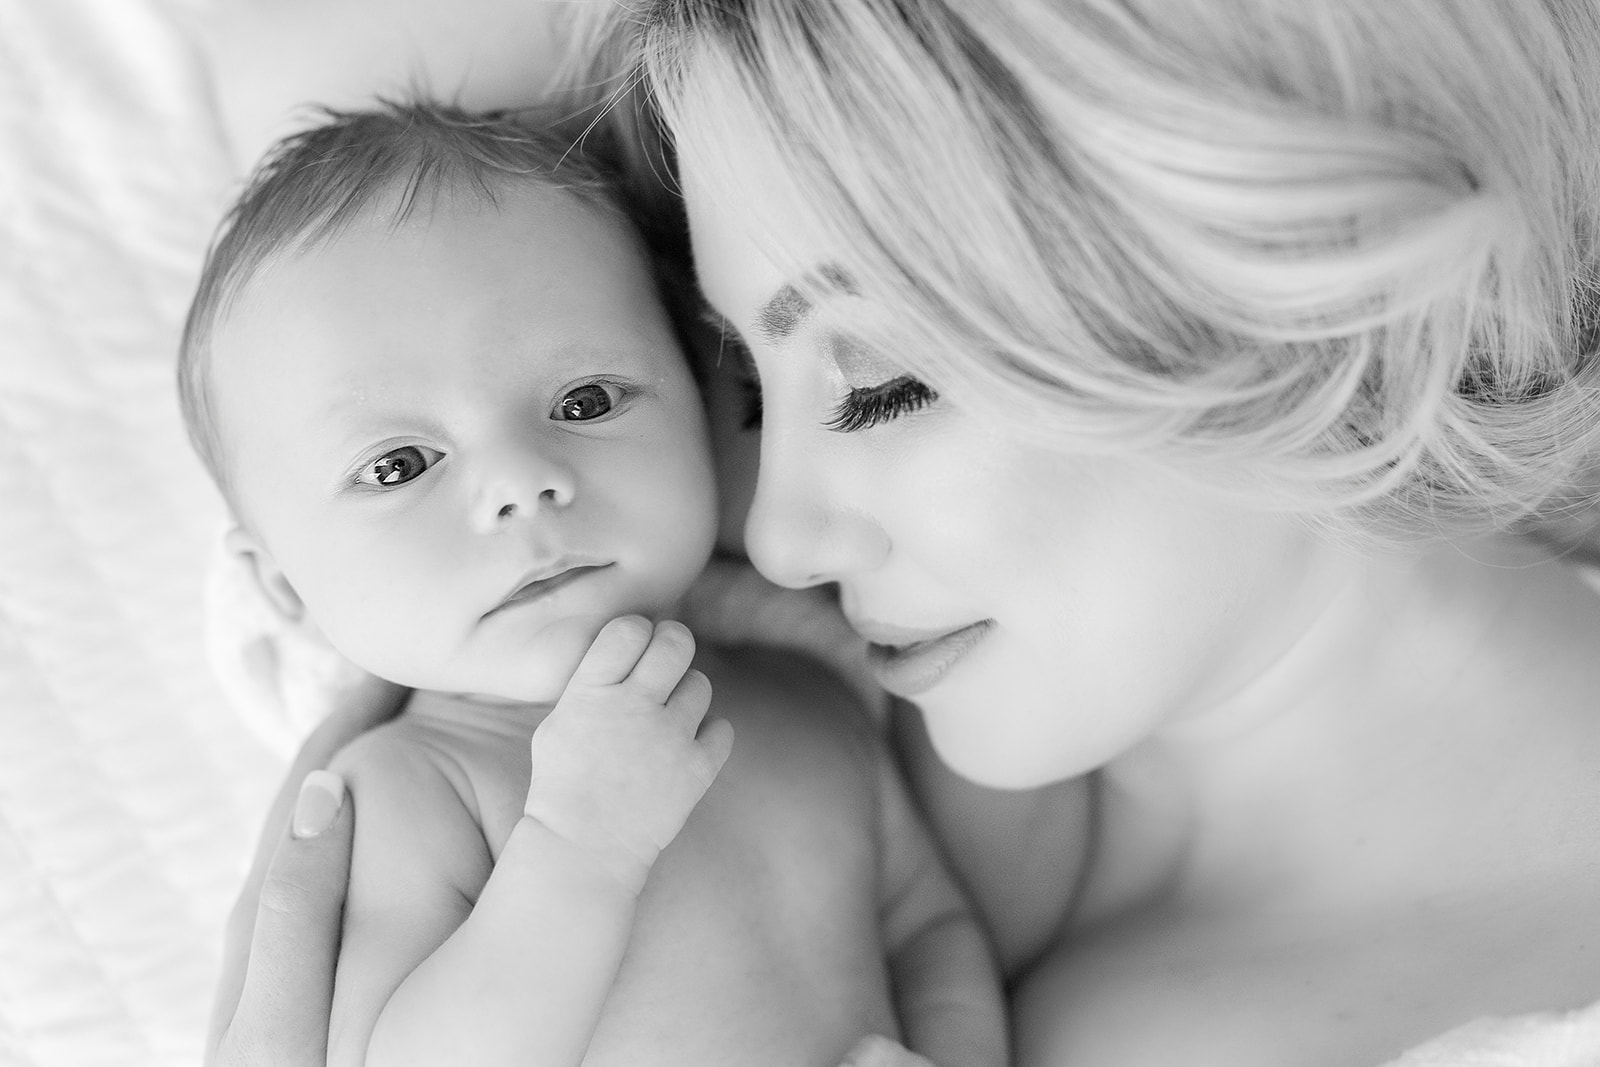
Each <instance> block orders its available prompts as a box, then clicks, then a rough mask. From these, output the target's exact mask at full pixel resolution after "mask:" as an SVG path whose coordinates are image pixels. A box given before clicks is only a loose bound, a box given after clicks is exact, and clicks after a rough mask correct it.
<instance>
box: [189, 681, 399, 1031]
mask: <svg viewBox="0 0 1600 1067" xmlns="http://www.w3.org/2000/svg"><path fill="white" fill-rule="evenodd" d="M409 693H410V690H407V689H401V688H399V687H398V686H393V685H390V684H388V683H382V684H381V685H373V686H369V687H367V688H366V689H364V690H361V691H360V692H356V693H353V694H351V699H350V701H349V703H347V704H346V705H345V706H343V707H341V708H340V709H339V710H337V711H336V712H334V713H333V714H332V715H330V716H328V718H327V719H325V720H323V722H322V723H321V724H319V725H318V726H317V728H316V729H315V730H313V731H312V732H311V735H310V736H309V737H307V738H306V741H305V744H304V745H302V746H301V748H300V751H299V753H298V754H296V756H295V759H294V763H293V765H292V766H291V767H290V768H289V772H288V774H287V775H286V776H285V778H284V783H283V786H282V788H280V789H279V790H278V795H277V797H276V798H275V799H274V800H273V802H272V808H271V810H270V811H269V812H268V813H267V818H266V821H265V822H264V823H263V824H262V830H261V837H260V840H259V841H258V842H257V844H256V853H255V858H254V860H253V861H252V863H251V866H250V874H249V876H248V877H247V878H246V879H245V883H244V886H243V888H242V889H240V891H239V899H238V900H237V901H236V902H235V903H234V906H233V913H232V915H231V916H230V917H229V920H228V927H227V931H226V933H225V935H224V938H223V947H222V972H221V975H220V976H219V977H218V980H217V995H216V1001H215V1003H214V1005H213V1007H212V1013H211V1039H210V1041H209V1042H208V1044H207V1047H208V1048H210V1049H212V1050H213V1051H214V1052H215V1051H216V1050H217V1048H218V1041H219V1040H220V1037H221V1035H222V1034H223V1033H224V1032H225V1031H226V1030H227V1028H228V1027H229V1026H230V1025H231V1024H232V1020H233V1018H234V1016H235V1013H236V1010H237V1006H238V1004H239V999H240V995H241V994H242V992H243V990H244V983H245V975H246V971H247V969H248V968H249V966H250V962H251V959H252V954H253V952H254V947H253V945H254V941H255V926H256V918H257V914H258V912H259V911H260V906H261V893H262V888H263V886H264V884H265V882H266V879H267V876H268V873H269V871H271V870H272V869H273V866H274V864H276V863H277V862H278V853H279V851H280V850H281V849H282V848H283V847H284V840H285V838H286V836H287V835H288V833H289V825H290V821H291V818H292V815H293V812H294V811H295V809H296V807H297V806H298V804H299V800H300V793H301V789H302V783H303V782H304V780H305V779H306V777H307V776H308V775H309V774H310V773H311V772H312V771H315V770H319V769H321V768H323V767H326V766H327V765H328V764H329V763H330V762H332V760H333V757H334V756H335V755H336V754H337V753H338V752H339V750H340V749H341V748H343V747H344V746H345V745H347V744H349V743H350V742H351V741H352V740H354V739H355V738H356V737H358V736H360V735H361V734H362V733H364V732H366V731H367V730H369V729H371V728H372V727H374V726H377V725H379V724H380V723H383V722H385V721H387V720H388V719H391V718H393V717H394V715H395V714H396V713H397V712H398V711H399V710H400V708H401V707H402V706H403V705H404V703H405V698H406V696H407V695H408V694H409ZM345 807H348V805H346V806H345ZM343 817H344V818H345V819H346V821H347V822H348V820H349V817H350V816H349V815H348V813H344V814H343ZM332 832H334V833H335V834H339V833H348V827H345V828H344V829H343V830H341V828H340V825H339V824H335V826H334V827H333V828H332ZM313 840H315V841H321V838H320V837H318V838H305V839H303V841H302V843H303V842H307V841H313ZM338 847H343V848H345V849H348V848H349V842H348V841H346V842H344V844H343V845H342V846H340V845H339V844H338V843H337V841H333V840H330V841H328V842H324V843H322V844H319V845H316V846H311V847H310V848H308V849H307V851H311V852H315V851H316V849H318V848H322V849H326V848H338ZM330 974H331V970H330ZM218 1062H224V1063H244V1062H249V1061H247V1060H219V1061H218Z"/></svg>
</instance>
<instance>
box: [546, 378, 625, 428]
mask: <svg viewBox="0 0 1600 1067" xmlns="http://www.w3.org/2000/svg"><path fill="white" fill-rule="evenodd" d="M621 395H622V391H621V390H620V389H619V388H618V387H617V386H615V385H613V384H611V383H610V382H585V383H584V384H583V385H579V386H574V387H573V388H571V389H569V390H567V391H566V392H565V393H564V394H562V397H561V399H560V400H558V401H557V402H556V409H555V412H554V413H553V414H554V417H555V418H557V419H560V420H562V421H563V422H589V421H591V420H593V419H598V418H600V416H602V415H608V414H610V413H611V409H612V408H613V407H615V406H616V404H617V401H618V400H620V399H621Z"/></svg>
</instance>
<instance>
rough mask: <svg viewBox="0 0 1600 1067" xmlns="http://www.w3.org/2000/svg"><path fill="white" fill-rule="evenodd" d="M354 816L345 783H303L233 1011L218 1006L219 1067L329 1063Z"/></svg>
mask: <svg viewBox="0 0 1600 1067" xmlns="http://www.w3.org/2000/svg"><path fill="white" fill-rule="evenodd" d="M353 807H354V805H352V804H350V803H349V802H348V801H347V799H346V794H345V789H344V782H343V780H341V779H340V778H339V776H338V775H336V774H333V773H331V772H329V771H322V770H318V771H312V772H311V773H310V774H308V775H307V776H306V778H305V781H304V782H303V783H302V784H301V787H300V790H299V793H298V799H297V803H296V805H295V809H294V813H293V816H292V819H291V822H290V827H289V829H288V830H287V831H286V832H285V833H284V834H283V835H282V837H281V839H280V840H279V842H278V847H277V849H276V851H275V852H274V853H273V855H272V859H271V861H270V862H269V863H268V864H267V866H266V871H265V875H264V877H263V878H262V880H261V886H260V893H259V896H258V897H257V898H256V900H257V906H256V908H255V912H254V915H253V920H254V921H253V922H252V924H251V926H252V930H253V936H251V938H250V942H249V954H248V957H247V958H246V959H245V960H244V961H243V963H242V968H241V971H242V973H241V980H240V982H239V988H238V991H237V994H236V995H234V996H231V997H229V998H227V999H228V1000H231V1001H232V1005H231V1008H230V1009H224V1008H223V1007H222V1001H221V1000H219V1005H218V1006H219V1017H218V1018H217V1019H216V1020H214V1023H213V1033H212V1039H211V1042H210V1046H211V1058H210V1060H209V1062H210V1063H211V1064H212V1065H213V1067H243V1065H246V1064H249V1065H254V1064H268V1063H270V1064H281V1065H284V1067H324V1065H325V1064H326V1061H327V1050H328V1017H329V1012H330V1009H331V1007H332V1003H333V975H334V965H335V962H336V961H337V959H338V955H339V929H340V923H341V921H342V918H343V912H344V898H345V890H346V886H347V884H348V882H349V878H350V842H351V831H352V829H353V827H354V812H353ZM230 947H231V946H230Z"/></svg>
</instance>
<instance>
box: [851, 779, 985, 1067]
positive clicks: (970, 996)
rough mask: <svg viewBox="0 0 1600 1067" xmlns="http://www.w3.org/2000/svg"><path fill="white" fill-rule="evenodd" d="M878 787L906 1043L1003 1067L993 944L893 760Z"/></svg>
mask: <svg viewBox="0 0 1600 1067" xmlns="http://www.w3.org/2000/svg"><path fill="white" fill-rule="evenodd" d="M878 782H879V786H878V811H879V834H880V836H881V842H882V843H881V847H880V851H881V853H882V856H883V860H882V862H883V877H882V893H883V902H882V922H883V935H884V946H885V949H886V951H887V952H888V957H889V977H890V981H891V983H892V985H893V991H894V999H895V1007H896V1009H897V1010H898V1013H899V1016H900V1025H901V1028H902V1030H903V1031H904V1032H905V1043H906V1046H907V1047H908V1048H910V1049H912V1050H913V1051H915V1052H918V1053H921V1054H922V1055H924V1056H926V1057H928V1058H929V1059H931V1060H932V1061H933V1062H934V1063H936V1064H938V1065H939V1067H985V1065H995V1067H1000V1065H1003V1064H1005V1063H1006V1062H1008V1059H1007V1056H1008V1053H1007V1043H1008V1037H1007V1023H1006V1010H1005V996H1004V993H1003V992H1002V990H1001V987H1000V976H999V971H998V968H997V966H996V964H995V961H994V958H993V956H992V954H991V953H990V950H989V945H988V942H987V941H986V940H985V939H984V936H983V933H982V931H981V930H980V929H979V927H978V923H977V920H976V918H975V917H974V916H973V913H972V911H971V909H970V908H969V907H968V905H967V901H966V899H965V898H964V897H963V896H962V895H961V891H960V890H959V889H958V888H957V886H956V883H955V880H954V878H952V877H951V875H950V872H949V871H948V870H947V869H946V868H945V865H944V862H943V860H942V859H940V857H939V854H938V850H937V848H936V847H935V845H934V843H933V839H932V837H931V836H930V835H929V833H928V830H927V828H926V827H925V826H924V825H923V823H922V819H921V818H920V816H918V814H917V812H916V810H915V809H914V808H913V806H912V804H911V799H910V796H909V794H908V793H907V791H906V787H905V783H904V782H903V781H902V780H901V778H900V774H899V771H898V770H897V769H896V767H895V765H894V762H893V760H891V759H890V758H888V756H887V755H885V756H882V757H881V758H880V760H879V769H878Z"/></svg>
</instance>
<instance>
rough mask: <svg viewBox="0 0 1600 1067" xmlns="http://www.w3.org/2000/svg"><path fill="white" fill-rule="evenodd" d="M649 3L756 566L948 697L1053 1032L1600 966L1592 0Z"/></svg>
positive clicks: (1501, 989) (974, 803)
mask: <svg viewBox="0 0 1600 1067" xmlns="http://www.w3.org/2000/svg"><path fill="white" fill-rule="evenodd" d="M957 8H959V10H957ZM641 17H642V21H643V52H644V55H645V68H646V70H647V73H648V76H649V79H650V84H651V86H652V88H653V89H654V91H655V93H656V95H657V98H658V100H659V101H660V103H661V106H662V108H663V112H664V115H665V117H666V120H667V123H668V125H669V127H670V129H671V131H672V133H673V135H674V138H675V141H676V145H677V150H678V160H679V172H678V173H679V179H680V182H681V186H682V189H683V192H684V199H685V204H686V207H687V211H688V216H689V222H690V233H691V237H692V241H693V245H694V250H695V258H696V265H697V270H698V273H699V278H700V284H701V288H702V291H703V293H704V295H705V297H706V299H707V301H708V303H709V304H710V305H711V307H712V308H713V310H714V312H715V314H716V316H717V317H718V321H719V322H721V323H722V324H723V325H724V328H725V332H726V334H727V337H728V338H729V340H730V342H732V341H742V343H743V344H744V345H745V346H747V347H748V350H749V353H750V357H751V358H750V362H751V367H752V373H753V375H754V376H755V378H756V379H758V380H759V385H760V396H761V408H762V412H761V417H762V431H761V435H760V474H759V480H758V483H757V485H756V488H755V491H754V498H753V501H752V502H751V503H750V506H749V514H748V519H747V525H746V527H745V537H746V542H745V543H746V548H747V550H748V552H749V555H750V557H751V559H752V561H753V562H754V563H755V565H756V566H757V568H759V569H760V570H761V572H762V573H763V574H765V575H766V576H767V577H768V578H770V579H772V580H773V581H775V582H777V583H779V584H781V585H785V586H790V587H794V588H801V589H805V588H810V587H816V586H824V585H834V584H836V585H837V588H838V590H839V597H840V603H841V606H842V608H843V611H844V614H845V616H846V618H847V619H848V620H849V622H850V623H851V625H852V626H853V627H854V628H855V630H856V631H857V632H858V633H859V634H860V635H861V636H862V637H864V638H866V639H867V640H868V641H869V642H872V650H871V652H870V654H869V658H870V660H871V662H872V664H873V666H874V669H875V672H876V674H877V677H878V679H879V681H880V682H881V683H882V684H883V685H884V687H885V688H887V689H889V690H890V691H891V692H895V693H897V694H898V695H900V696H902V697H904V698H906V699H907V700H909V701H911V702H912V703H914V704H915V706H916V707H917V709H919V710H920V713H921V714H920V717H918V716H912V717H910V718H909V719H908V720H907V722H906V728H905V729H904V731H903V733H904V735H905V736H904V738H903V740H904V741H905V746H904V747H905V753H906V760H907V765H908V769H909V770H910V772H911V774H912V775H913V778H914V779H915V781H916V783H917V785H918V787H919V792H920V793H921V796H922V799H923V800H924V803H925V806H926V808H927V810H928V813H929V815H930V818H931V819H932V820H933V822H934V824H935V827H936V829H937V830H938V831H939V832H940V835H941V837H942V839H943V840H944V842H945V844H946V845H947V847H948V849H949V851H950V853H951V856H952V859H953V861H954V862H955V864H956V866H957V867H958V869H959V870H960V871H961V872H962V873H963V875H964V876H965V878H966V879H967V881H968V884H969V886H970V888H971V889H972V891H973V893H974V896H975V897H976V899H977V901H978V903H979V905H980V908H981V910H982V911H983V912H984V914H985V916H986V918H987V919H988V920H989V922H990V925H991V927H992V929H993V931H994V933H995V938H996V943H997V945H998V946H999V949H1000V951H1001V954H1002V957H1003V960H1004V962H1005V964H1006V965H1007V969H1008V971H1009V973H1010V974H1011V976H1012V980H1013V990H1014V999H1013V1005H1014V1009H1015V1022H1016V1029H1017V1037H1018V1052H1019V1058H1020V1061H1021V1062H1023V1063H1038V1064H1057V1063H1092V1064H1097V1065H1100V1064H1108V1065H1116V1064H1124V1063H1126V1064H1143V1063H1166V1062H1183V1063H1187V1064H1210V1063H1217V1064H1228V1065H1232V1067H1249V1065H1252V1064H1263V1065H1267V1064H1283V1063H1294V1064H1297V1065H1306V1067H1315V1065H1318V1064H1324V1063H1326V1064H1361V1063H1371V1064H1377V1063H1379V1062H1383V1061H1385V1060H1387V1059H1388V1058H1390V1057H1392V1056H1394V1055H1397V1054H1398V1053H1400V1052H1401V1051H1402V1050H1404V1049H1406V1048H1408V1047H1410V1046H1412V1045H1414V1044H1416V1043H1418V1042H1420V1041H1423V1040H1425V1039H1426V1038H1428V1037H1429V1036H1430V1035H1432V1034H1436V1033H1439V1032H1441V1031H1444V1030H1446V1029H1449V1028H1450V1027H1452V1026H1455V1025H1457V1024H1459V1023H1461V1022H1463V1021H1465V1020H1467V1019H1470V1018H1473V1017H1475V1016H1479V1015H1483V1014H1511V1013H1518V1012H1529V1011H1536V1010H1541V1009H1550V1008H1563V1009H1564V1008H1573V1007H1578V1006H1581V1005H1585V1004H1588V1003H1590V1002H1592V1001H1593V1000H1595V998H1596V997H1597V996H1600V971H1597V970H1596V968H1595V967H1594V965H1593V962H1592V959H1591V958H1590V957H1589V956H1588V954H1587V953H1586V950H1585V948H1584V940H1585V939H1584V937H1583V936H1582V932H1583V931H1586V930H1592V929H1595V928H1596V924H1597V923H1600V894H1597V893H1595V892H1594V886H1595V884H1596V881H1597V879H1600V837H1597V836H1596V835H1595V834H1594V832H1593V829H1594V827H1595V826H1596V825H1597V822H1600V780H1597V779H1596V778H1595V776H1594V774H1593V771H1592V768H1593V767H1594V766H1595V765H1596V759H1597V757H1600V717H1597V716H1596V715H1595V711H1596V709H1597V705H1600V665H1597V664H1596V663H1595V657H1594V656H1593V649H1594V647H1595V645H1596V641H1597V640H1600V600H1597V599H1596V598H1595V597H1594V595H1593V593H1592V592H1590V591H1589V590H1588V589H1586V588H1585V587H1584V585H1583V583H1582V582H1581V581H1579V580H1578V579H1577V577H1576V575H1575V572H1574V571H1573V570H1572V569H1570V568H1569V567H1568V566H1566V565H1565V564H1563V563H1561V562H1559V561H1554V560H1552V558H1551V557H1552V555H1553V553H1552V551H1551V550H1550V549H1549V548H1547V547H1544V546H1543V545H1542V544H1541V543H1540V542H1538V541H1537V540H1531V539H1528V538H1520V539H1519V538H1513V537H1510V536H1507V535H1506V534H1505V533H1504V531H1506V530H1508V529H1511V528H1513V527H1514V526H1515V525H1516V524H1518V523H1519V522H1522V521H1523V520H1526V519H1529V518H1530V517H1537V516H1540V515H1546V514H1551V513H1554V512H1556V511H1558V510H1559V509H1561V508H1563V507H1567V506H1570V505H1571V504H1572V502H1573V501H1575V500H1578V499H1580V497H1579V496H1578V495H1577V492H1578V490H1577V487H1578V486H1579V484H1580V483H1581V480H1582V474H1583V470H1584V465H1585V463H1586V461H1587V460H1588V459H1589V457H1591V456H1592V454H1593V449H1594V446H1595V443H1596V439H1597V436H1600V400H1597V397H1600V356H1597V355H1596V354H1595V349H1596V346H1597V337H1600V329H1597V327H1600V305H1597V304H1596V292H1597V267H1600V260H1597V253H1596V248H1595V240H1596V234H1597V233H1600V219H1597V217H1596V211H1597V208H1596V205H1600V174H1597V168H1600V152H1597V149H1600V145H1597V144H1596V134H1595V131H1596V130H1597V129H1600V81H1597V76H1596V74H1595V73H1594V72H1596V71H1600V13H1597V12H1596V11H1595V9H1594V8H1593V5H1592V4H1590V3H1587V2H1585V0H1541V2H1538V3H1530V2H1526V0H1470V2H1455V3H1446V2H1444V0H1338V2H1335V0H1323V2H1308V3H1304V4H1296V5H1284V4H1281V3H1275V2H1270V0H1184V2H1175V0H1160V2H1157V0H1120V2H1112V0H1081V2H1054V3H1051V2H1045V0H1012V2H1009V3H1004V4H982V5H979V4H972V5H947V4H946V3H940V2H935V0H926V2H919V3H888V2H877V0H855V2H850V3H845V2H838V3H800V2H793V3H780V2H778V0H773V2H770V3H750V4H744V5H735V4H728V3H698V2H694V0H674V2H665V3H661V4H657V5H654V6H651V7H649V8H648V9H646V10H645V11H643V12H641ZM935 754H936V756H935ZM313 762H314V760H313ZM312 840H315V839H312ZM334 840H337V839H336V838H335V839H334ZM291 851H292V850H291ZM335 851H336V850H335ZM317 869H319V870H321V869H322V868H317ZM334 881H335V883H336V881H337V879H335V880H334ZM311 925H312V924H310V923H307V924H302V925H300V926H296V927H295V929H296V930H298V931H300V933H301V935H304V933H305V931H306V930H307V929H309V927H310V926H311ZM269 941H270V939H269ZM319 943H320V942H319ZM264 958H269V959H270V958H271V957H270V956H267V957H264ZM270 984H271V983H268V985H269V986H270ZM313 999H314V998H313ZM243 1010H244V1011H245V1012H246V1014H247V1015H248V1014H249V1013H250V1012H251V1011H252V1010H253V1009H252V1008H251V1006H250V1004H249V1002H248V1001H246V1002H245V1006H244V1009H243ZM251 1025H254V1024H251Z"/></svg>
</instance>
